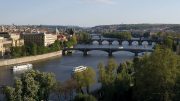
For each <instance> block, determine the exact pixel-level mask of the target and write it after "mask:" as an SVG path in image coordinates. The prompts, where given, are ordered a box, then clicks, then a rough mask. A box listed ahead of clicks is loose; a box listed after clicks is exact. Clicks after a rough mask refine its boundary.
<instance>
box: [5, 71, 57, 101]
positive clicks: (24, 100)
mask: <svg viewBox="0 0 180 101" xmlns="http://www.w3.org/2000/svg"><path fill="white" fill-rule="evenodd" d="M55 82H56V80H55V77H54V75H53V74H51V73H40V72H39V71H28V72H26V73H24V74H22V75H21V77H20V78H18V79H16V80H15V84H14V87H8V86H7V87H5V89H4V92H5V95H6V98H7V100H8V101H41V100H45V101H47V100H48V98H49V94H50V91H51V90H52V88H53V86H54V84H55Z"/></svg>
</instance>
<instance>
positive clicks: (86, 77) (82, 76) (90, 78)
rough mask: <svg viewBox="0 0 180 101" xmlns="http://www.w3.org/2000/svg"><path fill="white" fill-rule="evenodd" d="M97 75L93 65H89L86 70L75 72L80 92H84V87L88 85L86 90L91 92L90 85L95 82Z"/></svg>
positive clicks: (74, 77) (74, 76)
mask: <svg viewBox="0 0 180 101" xmlns="http://www.w3.org/2000/svg"><path fill="white" fill-rule="evenodd" d="M95 77H96V73H95V71H94V70H93V69H92V68H91V67H88V68H87V69H86V70H84V71H82V72H77V73H75V74H74V75H73V79H74V80H76V82H77V86H78V87H77V90H78V92H80V91H81V93H84V92H83V90H82V88H83V87H86V91H87V93H89V87H90V86H91V85H92V84H94V83H95Z"/></svg>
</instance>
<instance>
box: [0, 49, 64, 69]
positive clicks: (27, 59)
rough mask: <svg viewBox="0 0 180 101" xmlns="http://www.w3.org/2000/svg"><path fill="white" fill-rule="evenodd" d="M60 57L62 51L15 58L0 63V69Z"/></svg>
mask: <svg viewBox="0 0 180 101" xmlns="http://www.w3.org/2000/svg"><path fill="white" fill-rule="evenodd" d="M57 56H62V51H57V52H52V53H47V54H42V55H36V56H27V57H22V58H15V59H5V60H1V61H0V67H2V66H9V65H14V64H20V63H27V62H33V61H38V60H44V59H48V58H52V57H57Z"/></svg>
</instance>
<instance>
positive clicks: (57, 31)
mask: <svg viewBox="0 0 180 101" xmlns="http://www.w3.org/2000/svg"><path fill="white" fill-rule="evenodd" d="M58 34H59V30H58V29H57V27H56V35H58Z"/></svg>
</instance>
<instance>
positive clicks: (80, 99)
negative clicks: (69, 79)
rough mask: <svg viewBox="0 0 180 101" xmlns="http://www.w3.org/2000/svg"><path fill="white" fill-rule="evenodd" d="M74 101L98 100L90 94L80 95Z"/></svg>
mask: <svg viewBox="0 0 180 101" xmlns="http://www.w3.org/2000/svg"><path fill="white" fill-rule="evenodd" d="M74 101H97V100H96V98H95V97H94V96H92V95H88V94H78V95H77V96H76V97H75V99H74Z"/></svg>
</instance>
